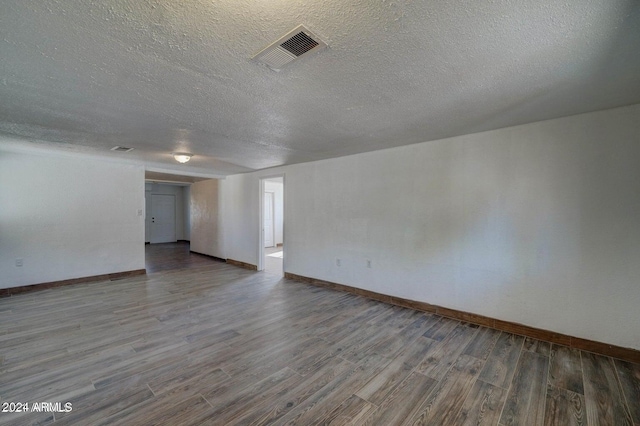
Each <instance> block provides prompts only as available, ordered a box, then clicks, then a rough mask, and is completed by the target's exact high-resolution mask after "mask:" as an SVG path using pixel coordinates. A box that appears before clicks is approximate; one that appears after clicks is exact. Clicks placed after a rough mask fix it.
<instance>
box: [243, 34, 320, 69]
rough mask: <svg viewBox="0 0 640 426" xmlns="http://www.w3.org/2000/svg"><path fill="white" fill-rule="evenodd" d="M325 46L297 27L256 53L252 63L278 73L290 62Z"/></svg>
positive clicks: (318, 39) (315, 37) (314, 36)
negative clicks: (260, 63) (263, 65)
mask: <svg viewBox="0 0 640 426" xmlns="http://www.w3.org/2000/svg"><path fill="white" fill-rule="evenodd" d="M324 47H327V45H326V44H325V43H324V42H323V41H322V40H320V38H318V37H317V36H316V35H315V34H313V33H312V32H311V31H309V30H308V29H307V28H305V26H304V25H299V26H297V27H296V28H294V29H293V30H291V31H289V32H288V33H287V34H285V35H284V36H282V37H280V39H278V40H277V41H274V42H273V43H271V44H270V45H269V46H267V47H265V48H264V49H262V50H261V51H260V52H258V53H257V54H256V55H255V56H254V57H253V58H251V59H253V60H254V61H257V62H262V63H264V64H266V65H267V66H268V67H269V68H271V69H273V70H276V71H278V70H279V69H280V68H282V67H284V66H285V65H287V64H288V63H290V62H293V61H294V60H296V59H298V58H299V57H301V56H302V55H306V54H308V53H311V52H315V51H316V50H320V49H322V48H324Z"/></svg>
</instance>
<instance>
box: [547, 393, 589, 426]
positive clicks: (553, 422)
mask: <svg viewBox="0 0 640 426" xmlns="http://www.w3.org/2000/svg"><path fill="white" fill-rule="evenodd" d="M546 398H547V401H546V405H545V419H544V424H545V426H565V425H566V426H584V425H586V424H587V415H586V412H585V404H584V395H581V394H577V393H575V392H571V391H568V390H566V389H562V388H558V387H555V386H553V385H549V386H548V387H547V397H546Z"/></svg>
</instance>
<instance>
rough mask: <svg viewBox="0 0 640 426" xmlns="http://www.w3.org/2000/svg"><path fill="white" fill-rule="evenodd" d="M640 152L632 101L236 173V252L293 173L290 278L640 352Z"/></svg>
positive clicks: (250, 244) (250, 257) (232, 217)
mask: <svg viewBox="0 0 640 426" xmlns="http://www.w3.org/2000/svg"><path fill="white" fill-rule="evenodd" d="M639 160H640V105H634V106H630V107H624V108H617V109H612V110H606V111H601V112H596V113H590V114H583V115H578V116H572V117H567V118H561V119H555V120H549V121H544V122H538V123H533V124H527V125H522V126H517V127H512V128H506V129H501V130H496V131H490V132H484V133H478V134H472V135H467V136H461V137H455V138H450V139H445V140H438V141H433V142H427V143H422V144H417V145H412V146H406V147H401V148H394V149H389V150H384V151H377V152H371V153H366V154H359V155H353V156H348V157H342V158H337V159H331V160H324V161H318V162H312V163H305V164H298V165H292V166H286V167H282V168H276V169H270V170H268V171H264V172H256V173H252V174H244V175H236V176H230V177H228V178H227V179H226V181H225V182H224V183H223V194H224V202H225V204H226V206H225V209H224V211H225V223H226V225H227V226H226V230H227V234H226V239H227V241H229V244H230V249H231V250H230V252H229V257H232V258H234V259H236V260H240V261H244V262H247V263H252V264H256V263H257V250H256V247H257V245H258V242H257V239H258V217H257V214H258V207H257V200H258V196H259V195H258V187H259V186H258V183H257V182H258V179H259V178H260V177H262V176H264V175H265V174H267V173H268V174H275V173H285V175H286V176H285V178H286V182H287V184H286V187H285V198H286V205H285V218H286V219H285V220H286V223H285V226H286V229H287V235H286V239H287V241H286V246H285V251H286V253H285V256H286V258H287V264H286V271H287V272H291V273H294V274H298V275H303V276H307V277H313V278H318V279H322V280H327V281H332V282H337V283H341V284H346V285H349V286H353V287H358V288H363V289H367V290H371V291H374V292H378V293H383V294H389V295H394V296H399V297H403V298H407V299H412V300H417V301H423V302H428V303H432V304H436V305H440V306H444V307H449V308H453V309H459V310H462V311H468V312H473V313H477V314H481V315H486V316H489V317H493V318H498V319H502V320H506V321H513V322H518V323H522V324H526V325H529V326H533V327H539V328H543V329H548V330H552V331H557V332H561V333H565V334H569V335H573V336H577V337H581V338H586V339H593V340H597V341H601V342H607V343H611V344H615V345H619V346H624V347H632V348H635V349H640V328H639V327H636V326H635V325H636V324H639V323H640V310H639V309H638V308H637V307H638V306H639V305H640V262H638V259H640V197H639V196H638V194H639V193H640V192H639V190H640V167H638V161H639ZM336 259H340V260H341V266H337V265H336ZM367 260H370V261H371V265H372V267H371V268H367Z"/></svg>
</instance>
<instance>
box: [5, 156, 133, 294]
mask: <svg viewBox="0 0 640 426" xmlns="http://www.w3.org/2000/svg"><path fill="white" fill-rule="evenodd" d="M143 209H144V170H143V168H142V167H141V166H133V165H123V164H117V163H111V162H102V161H98V160H94V159H86V158H81V159H80V158H66V157H47V156H41V155H25V154H16V153H9V152H2V151H0V288H9V287H16V286H22V285H30V284H38V283H43V282H52V281H59V280H65V279H71V278H80V277H87V276H94V275H102V274H108V273H114V272H123V271H131V270H136V269H143V268H144V218H143V216H142V213H143ZM138 211H139V212H138ZM138 213H140V215H138ZM17 258H21V259H23V266H22V267H17V266H15V260H16V259H17Z"/></svg>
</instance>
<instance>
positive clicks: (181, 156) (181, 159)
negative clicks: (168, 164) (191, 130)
mask: <svg viewBox="0 0 640 426" xmlns="http://www.w3.org/2000/svg"><path fill="white" fill-rule="evenodd" d="M191 157H193V154H189V153H188V152H174V153H173V158H175V159H176V161H177V162H178V163H183V164H184V163H186V162H187V161H189V160H191Z"/></svg>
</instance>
